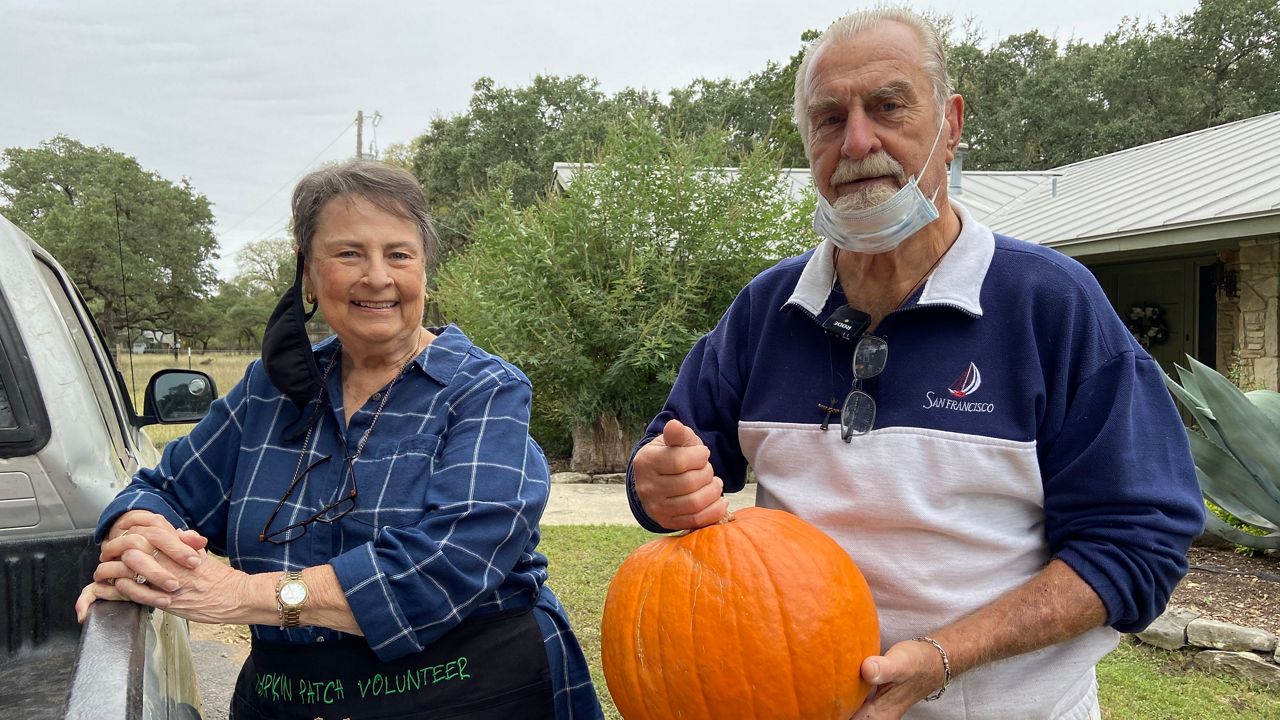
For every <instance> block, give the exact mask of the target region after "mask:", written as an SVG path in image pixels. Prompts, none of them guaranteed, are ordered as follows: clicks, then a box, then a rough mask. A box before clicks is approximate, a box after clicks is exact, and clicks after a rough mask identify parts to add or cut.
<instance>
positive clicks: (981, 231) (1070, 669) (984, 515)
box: [628, 10, 1203, 718]
mask: <svg viewBox="0 0 1280 720" xmlns="http://www.w3.org/2000/svg"><path fill="white" fill-rule="evenodd" d="M963 111H964V100H963V99H962V98H961V97H960V96H958V95H953V94H951V93H950V90H949V83H948V78H947V70H946V60H945V57H944V55H943V49H942V45H941V43H940V41H939V39H938V37H937V35H936V33H935V31H934V30H933V29H932V28H931V27H930V26H929V25H928V24H927V23H926V22H924V21H922V20H921V19H920V18H919V17H917V16H915V15H913V14H911V13H909V12H906V11H899V10H875V11H868V12H863V13H858V14H855V15H851V16H849V17H846V18H843V19H841V20H839V21H837V22H836V23H835V24H834V25H832V26H831V28H830V29H828V30H827V31H826V33H825V34H823V35H822V37H820V38H819V39H818V40H817V41H816V42H814V43H813V44H812V46H811V47H810V48H809V49H808V51H807V53H806V55H805V59H804V62H803V64H802V65H801V66H800V70H799V72H798V73H797V75H796V92H795V117H796V124H797V126H798V127H799V128H800V130H801V132H802V134H803V137H804V140H805V148H806V151H807V153H808V157H809V161H810V166H811V168H812V170H813V180H814V185H815V186H816V189H817V192H818V209H817V211H816V213H815V218H814V228H815V230H817V231H818V233H819V234H820V235H822V236H823V237H824V238H825V239H824V240H823V242H822V243H821V244H820V245H819V246H818V247H817V248H815V249H814V250H812V251H810V252H808V253H806V254H804V255H802V256H800V257H797V258H791V259H788V260H784V261H782V262H780V263H779V264H777V265H776V266H774V267H773V268H771V269H769V270H767V271H765V272H764V273H762V274H761V275H760V276H758V277H757V278H755V279H754V280H753V281H752V282H751V283H750V284H749V285H748V286H747V287H746V288H745V289H743V291H742V292H741V293H740V294H739V296H738V298H737V299H736V300H735V301H734V303H733V305H732V306H731V307H730V308H729V310H728V312H727V313H726V314H725V316H724V318H723V319H722V320H721V321H720V323H719V325H718V326H717V327H716V328H715V329H714V330H713V331H712V332H711V333H709V334H708V335H706V336H705V337H703V338H702V339H701V340H699V342H698V343H697V345H696V346H695V347H694V348H693V350H692V351H690V353H689V355H688V357H687V358H686V359H685V362H684V365H683V366H682V368H681V370H680V375H679V378H678V380H677V381H676V384H675V386H674V388H673V389H672V391H671V396H670V397H669V399H668V401H667V404H666V407H665V408H664V409H663V411H662V412H661V413H660V414H659V415H658V416H657V418H655V419H654V421H653V423H652V424H651V425H650V427H649V430H648V435H647V436H646V438H645V439H644V440H643V441H642V442H641V444H640V445H639V446H638V449H637V451H636V453H635V455H634V457H633V459H632V464H631V468H630V473H629V478H628V488H629V490H630V496H631V500H632V509H633V511H634V513H635V515H636V517H637V519H638V520H639V521H640V523H641V524H642V525H644V526H645V527H647V528H649V529H650V530H653V531H664V530H676V529H683V528H695V527H701V526H704V525H707V524H709V523H712V522H715V521H716V520H717V519H718V518H720V517H721V516H722V515H723V514H724V512H725V511H726V508H727V503H726V501H725V500H724V498H723V496H722V492H723V491H724V490H728V491H735V490H739V489H741V488H742V486H743V483H744V481H745V473H746V468H747V466H748V465H750V466H752V467H753V468H754V469H755V471H756V475H757V477H758V480H759V486H758V491H757V493H758V502H759V504H761V505H766V506H771V507H776V508H780V509H783V510H787V511H790V512H793V513H795V514H797V515H799V516H800V517H803V518H805V519H807V520H809V521H810V522H812V523H814V524H815V525H817V526H818V527H820V528H822V529H823V530H824V531H825V532H827V533H828V534H829V535H831V536H832V537H833V538H835V539H836V540H837V541H838V542H840V543H841V545H843V546H844V547H845V548H846V549H847V550H848V551H849V553H850V555H852V556H853V558H854V559H855V560H856V561H857V562H858V564H859V566H860V567H861V568H862V570H863V572H864V574H865V575H866V577H867V581H868V582H869V584H870V585H871V588H872V591H873V593H874V594H875V598H876V602H877V605H878V608H879V611H880V619H881V634H882V637H883V642H884V655H883V656H878V657H872V658H869V659H867V661H866V662H865V663H864V664H863V667H862V674H863V677H864V678H865V679H866V680H867V681H869V682H871V683H873V684H875V685H877V686H878V688H877V692H876V694H875V696H874V699H873V700H872V701H870V702H868V703H867V704H866V705H865V706H864V707H863V708H862V710H861V711H859V713H858V715H857V716H856V717H858V718H897V717H901V716H903V715H904V714H906V715H907V716H908V717H911V718H1096V717H1099V716H1100V712H1099V708H1098V700H1097V683H1096V680H1095V675H1094V665H1095V664H1096V663H1097V661H1098V660H1099V659H1100V658H1101V657H1102V656H1104V655H1105V654H1106V653H1107V652H1109V651H1110V650H1111V649H1112V648H1113V647H1114V646H1115V644H1116V641H1117V632H1116V631H1117V630H1119V631H1133V630H1138V629H1141V628H1143V627H1145V626H1146V625H1147V624H1148V623H1149V622H1150V621H1151V620H1152V619H1153V618H1155V617H1156V616H1157V615H1158V614H1159V613H1160V612H1161V611H1162V610H1163V608H1164V605H1165V602H1166V601H1167V599H1168V597H1169V593H1170V592H1171V591H1172V589H1173V587H1174V585H1175V584H1176V583H1177V582H1178V580H1179V579H1180V578H1181V577H1182V575H1183V574H1184V573H1185V572H1186V567H1187V566H1186V558H1185V555H1186V551H1187V548H1188V545H1189V544H1190V541H1191V539H1192V538H1193V537H1194V536H1195V535H1196V534H1197V533H1198V532H1199V531H1200V529H1201V526H1202V523H1203V505H1202V502H1201V499H1200V493H1199V490H1198V488H1197V485H1196V479H1195V472H1194V468H1193V465H1192V462H1191V456H1190V451H1189V449H1188V446H1187V442H1186V438H1185V436H1184V434H1183V430H1182V425H1181V422H1180V421H1179V418H1178V415H1177V412H1176V411H1175V409H1174V407H1173V404H1172V401H1171V399H1170V398H1169V396H1168V394H1167V392H1166V391H1165V389H1164V386H1163V383H1162V381H1161V373H1160V369H1159V367H1158V366H1157V365H1156V363H1155V362H1154V361H1153V360H1152V359H1151V358H1150V357H1149V356H1148V355H1147V354H1146V352H1144V351H1143V350H1142V348H1141V347H1140V346H1139V345H1138V344H1137V343H1136V342H1135V341H1134V340H1133V338H1132V337H1131V336H1130V335H1129V334H1128V332H1126V330H1125V327H1124V325H1123V324H1122V323H1121V322H1120V320H1119V319H1118V318H1117V317H1116V315H1115V313H1114V311H1113V310H1112V309H1111V306H1110V304H1109V303H1108V301H1107V298H1106V297H1105V296H1104V295H1103V293H1102V291H1101V289H1100V288H1099V287H1098V284H1097V283H1096V282H1095V281H1094V279H1093V277H1092V276H1091V275H1090V274H1089V272H1088V271H1087V270H1085V269H1084V268H1083V267H1082V266H1080V265H1079V264H1077V263H1076V262H1074V261H1072V260H1070V259H1068V258H1066V257H1063V256H1062V255H1059V254H1057V253H1055V252H1053V251H1050V250H1045V249H1042V248H1040V247H1038V246H1035V245H1031V244H1028V243H1024V242H1020V241H1018V240H1014V239H1012V238H1007V237H1003V236H999V235H993V233H992V232H991V231H990V230H989V229H987V228H985V227H983V226H982V225H980V224H978V223H977V222H976V221H975V220H974V219H973V217H972V216H971V215H970V214H969V212H968V211H967V210H966V209H965V208H964V207H963V206H962V205H959V204H957V203H954V202H951V201H950V200H949V199H948V197H947V187H946V164H947V163H948V162H949V161H950V160H951V158H952V155H953V152H954V149H955V147H956V144H957V143H958V142H959V140H960V137H961V129H962V126H963ZM890 348H892V352H890ZM841 398H844V399H843V401H841ZM836 417H838V418H839V427H838V428H837V427H836V425H835V422H834V420H833V418H836ZM997 661H999V662H997ZM944 690H945V693H944V692H943V691H944ZM921 700H924V701H928V702H925V703H920V704H917V703H919V702H920V701H921Z"/></svg>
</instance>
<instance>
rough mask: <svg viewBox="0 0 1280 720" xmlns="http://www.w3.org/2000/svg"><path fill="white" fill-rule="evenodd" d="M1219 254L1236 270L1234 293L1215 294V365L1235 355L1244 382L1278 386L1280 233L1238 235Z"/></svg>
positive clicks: (1232, 360) (1229, 361) (1224, 366)
mask: <svg viewBox="0 0 1280 720" xmlns="http://www.w3.org/2000/svg"><path fill="white" fill-rule="evenodd" d="M1219 258H1220V259H1221V260H1222V261H1223V262H1224V263H1225V264H1226V269H1227V270H1228V271H1234V272H1235V273H1236V289H1237V291H1238V293H1239V296H1238V297H1237V298H1234V299H1232V298H1228V297H1225V296H1224V295H1219V297H1218V338H1217V341H1218V343H1217V344H1218V351H1217V356H1218V357H1217V360H1218V363H1219V364H1218V367H1219V368H1220V369H1222V370H1223V371H1226V370H1227V369H1228V368H1230V367H1231V366H1232V364H1233V363H1235V362H1236V360H1237V356H1238V362H1239V365H1240V372H1241V376H1242V379H1243V380H1244V382H1245V383H1247V384H1248V383H1251V384H1254V385H1257V386H1260V387H1264V388H1267V389H1270V390H1280V304H1278V300H1277V298H1278V297H1280V238H1265V239H1261V240H1241V241H1240V246H1239V250H1238V251H1229V252H1224V253H1221V254H1220V255H1219Z"/></svg>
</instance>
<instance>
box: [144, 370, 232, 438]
mask: <svg viewBox="0 0 1280 720" xmlns="http://www.w3.org/2000/svg"><path fill="white" fill-rule="evenodd" d="M217 396H218V387H217V385H216V384H214V382H213V378H211V377H209V376H208V375H206V374H205V373H202V372H200V371H198V370H160V371H159V372H157V373H156V374H155V375H152V376H151V380H150V381H149V382H147V396H146V398H145V399H144V405H143V413H144V416H143V417H140V418H138V420H139V422H140V423H141V424H143V425H153V424H156V423H159V424H161V425H171V424H175V423H193V422H196V421H198V420H200V419H201V418H203V417H204V416H205V415H206V414H207V413H208V412H209V406H210V405H211V404H213V400H214V398H216V397H217Z"/></svg>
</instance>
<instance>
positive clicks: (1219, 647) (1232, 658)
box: [1137, 607, 1280, 688]
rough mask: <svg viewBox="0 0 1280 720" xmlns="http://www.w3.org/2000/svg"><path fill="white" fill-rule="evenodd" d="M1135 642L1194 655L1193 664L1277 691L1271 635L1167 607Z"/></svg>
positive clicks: (1278, 663)
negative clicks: (1274, 688) (1187, 651)
mask: <svg viewBox="0 0 1280 720" xmlns="http://www.w3.org/2000/svg"><path fill="white" fill-rule="evenodd" d="M1137 637H1138V639H1139V640H1141V641H1142V642H1144V643H1146V644H1148V645H1154V646H1156V647H1159V648H1164V649H1165V650H1189V651H1191V652H1193V653H1195V659H1194V662H1195V665H1196V666H1197V667H1199V668H1201V669H1203V670H1208V671H1210V672H1222V673H1227V674H1231V675H1236V676H1239V677H1243V678H1246V679H1248V680H1252V681H1253V682H1256V683H1259V684H1261V685H1266V686H1268V687H1277V688H1280V649H1277V642H1280V641H1278V639H1277V638H1276V636H1275V635H1272V634H1271V633H1269V632H1267V631H1265V630H1259V629H1257V628H1247V627H1241V626H1239V625H1232V624H1230V623H1225V622H1221V621H1218V620H1210V619H1207V618H1201V617H1200V613H1198V612H1196V611H1195V610H1189V609H1187V608H1180V607H1170V608H1169V609H1167V610H1166V611H1165V612H1164V614H1163V615H1161V616H1160V617H1158V618H1156V621H1155V622H1153V623H1151V625H1150V626H1149V627H1148V628H1147V629H1146V630H1144V631H1143V632H1140V633H1138V636H1137Z"/></svg>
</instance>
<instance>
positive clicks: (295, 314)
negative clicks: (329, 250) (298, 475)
mask: <svg viewBox="0 0 1280 720" xmlns="http://www.w3.org/2000/svg"><path fill="white" fill-rule="evenodd" d="M302 265H303V259H302V254H301V253H299V254H298V258H297V270H296V272H295V273H294V276H293V286H292V287H290V288H289V289H288V290H285V292H284V295H282V296H280V302H279V303H277V304H276V309H275V310H273V311H272V312H271V318H270V319H268V320H267V329H266V330H265V331H264V332H263V333H262V365H263V367H264V368H265V369H266V371H267V377H268V378H270V380H271V384H272V385H275V386H276V389H277V390H279V391H280V392H281V393H284V395H285V396H286V397H288V398H289V399H290V400H292V401H293V404H294V405H296V406H297V407H298V410H299V411H300V412H301V417H300V418H299V419H300V420H301V422H298V423H291V424H290V426H288V427H286V428H285V436H286V437H287V438H291V437H293V436H294V435H298V436H301V434H302V433H305V432H306V430H307V429H308V428H309V427H310V426H311V424H312V423H314V422H315V420H316V419H317V418H319V416H320V406H321V394H322V393H321V391H322V390H323V389H324V385H323V383H322V381H321V375H320V367H319V366H318V365H317V364H316V356H315V353H314V352H312V350H311V339H310V338H308V337H307V321H308V320H310V319H311V317H312V316H313V315H315V314H316V308H315V307H313V308H311V312H307V311H306V308H305V307H304V305H303V302H302Z"/></svg>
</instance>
